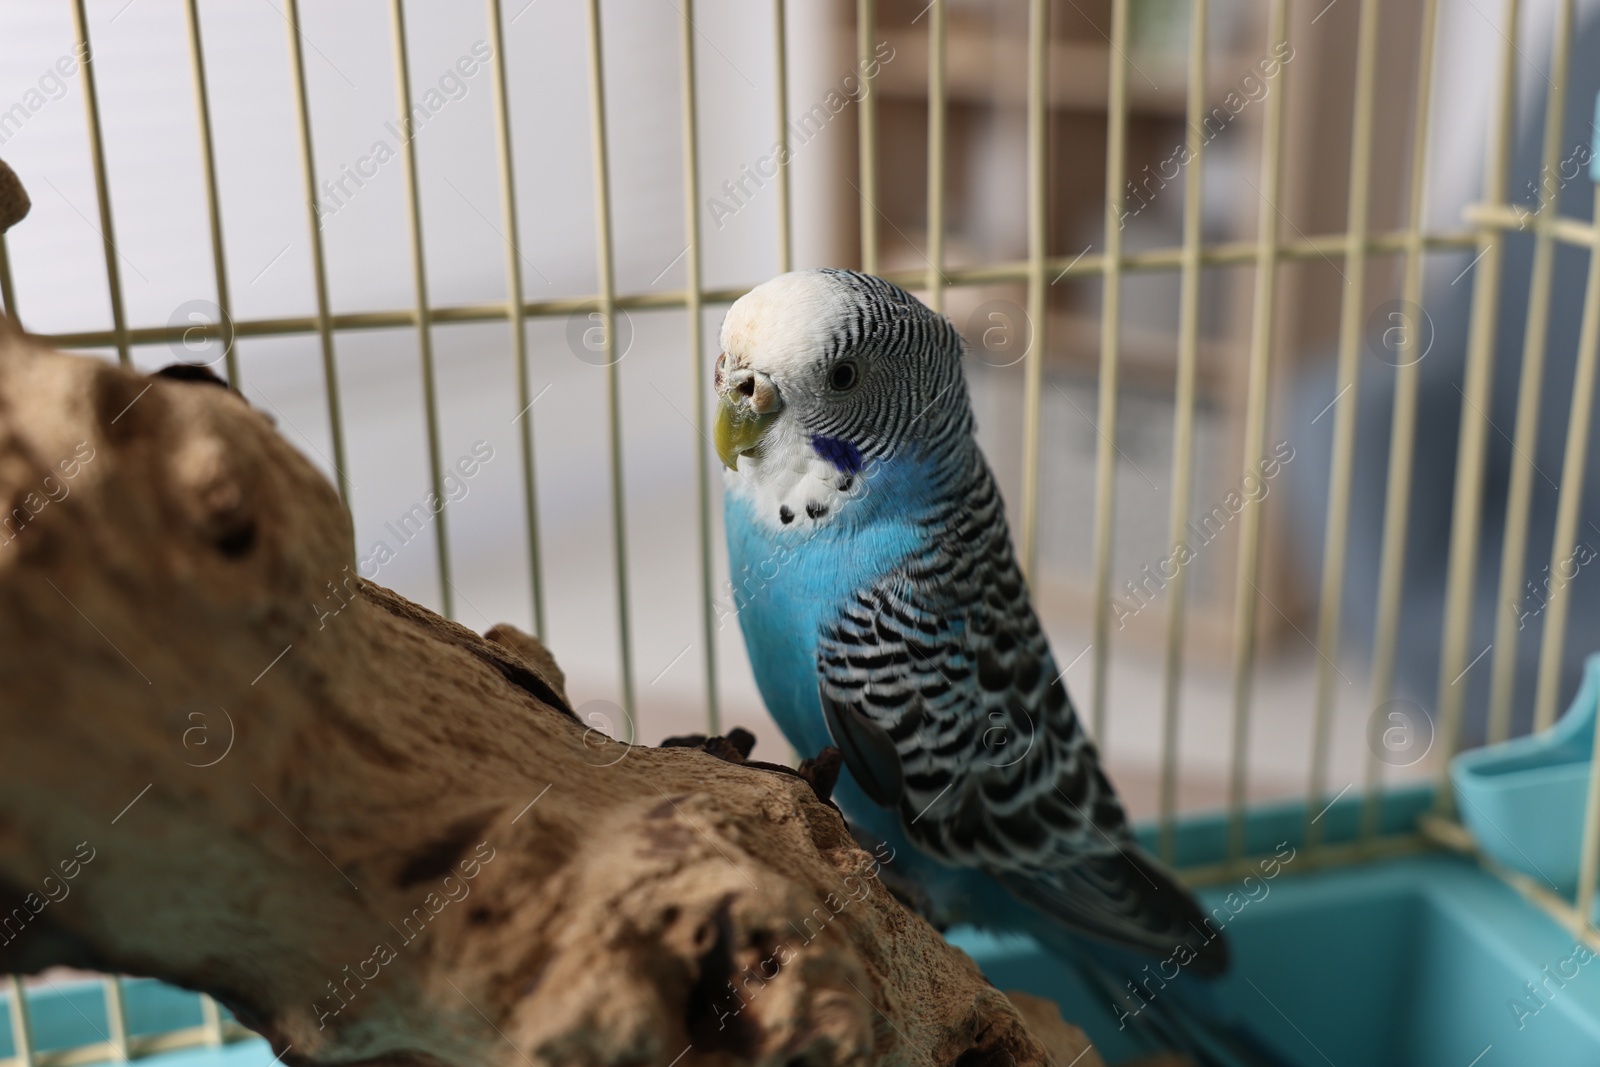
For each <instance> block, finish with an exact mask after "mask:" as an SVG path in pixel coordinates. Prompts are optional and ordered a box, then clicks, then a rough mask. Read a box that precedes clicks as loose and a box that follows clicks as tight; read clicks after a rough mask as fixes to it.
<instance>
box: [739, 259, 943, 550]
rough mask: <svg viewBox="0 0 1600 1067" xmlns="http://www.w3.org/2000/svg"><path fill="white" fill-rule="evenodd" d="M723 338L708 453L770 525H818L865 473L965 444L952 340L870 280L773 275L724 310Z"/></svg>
mask: <svg viewBox="0 0 1600 1067" xmlns="http://www.w3.org/2000/svg"><path fill="white" fill-rule="evenodd" d="M721 340H722V354H721V355H719V356H718V357H717V365H716V377H715V387H716V392H717V397H718V405H717V419H716V434H715V436H716V448H717V454H718V455H719V456H720V457H721V458H722V462H723V463H724V464H726V465H727V467H728V469H729V470H730V471H732V472H735V475H736V476H730V478H729V485H730V488H735V487H736V488H737V491H740V492H747V493H752V494H754V495H755V496H756V497H757V498H758V499H759V500H760V502H761V503H762V505H763V506H761V507H758V508H757V509H756V511H757V514H759V515H761V516H763V517H764V518H765V519H767V520H770V521H772V522H774V523H776V524H782V525H789V524H791V523H794V524H797V525H800V526H804V525H806V524H808V523H819V522H826V521H828V520H829V519H830V518H831V517H832V516H835V515H837V513H838V510H839V507H838V506H839V505H840V504H841V503H842V500H841V499H840V498H841V497H845V496H848V495H849V494H851V493H852V492H853V491H854V489H855V486H856V479H857V477H858V475H860V474H861V472H862V471H863V470H864V469H865V468H866V467H867V466H868V465H869V464H880V463H885V462H888V461H892V460H894V459H896V458H899V457H902V456H908V455H911V454H914V453H922V454H927V453H931V452H937V451H942V450H943V449H944V448H947V447H953V446H962V445H965V444H968V443H970V440H971V433H972V415H971V408H970V405H969V404H968V401H967V391H966V384H965V382H964V381H963V379H962V374H961V355H962V341H961V335H960V334H959V333H958V332H957V331H956V329H955V327H954V326H952V325H951V324H950V321H949V320H948V319H946V318H945V317H944V316H943V315H940V314H938V313H937V312H935V311H932V310H931V309H929V308H928V307H927V306H926V305H924V304H923V303H921V302H920V301H918V300H917V299H916V298H914V297H913V296H911V295H910V294H909V293H907V292H906V291H905V290H903V289H901V288H899V287H898V286H895V285H891V284H890V283H889V282H886V281H884V280H882V279H881V278H875V277H872V276H871V275H866V274H860V273H857V272H854V271H840V270H807V271H795V272H793V273H790V274H783V275H780V276H778V277H776V278H774V279H772V280H771V281H769V282H765V283H763V284H762V285H759V286H757V287H756V288H754V289H752V290H751V291H750V292H749V293H746V294H745V295H744V296H743V297H741V298H740V299H739V300H738V301H736V302H735V303H734V305H733V307H731V308H730V309H729V310H728V316H727V318H726V319H725V320H724V321H723V324H722V335H721ZM926 458H928V459H930V460H931V459H932V458H933V457H932V456H931V455H926Z"/></svg>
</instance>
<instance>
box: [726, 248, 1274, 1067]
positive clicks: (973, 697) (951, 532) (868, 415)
mask: <svg viewBox="0 0 1600 1067" xmlns="http://www.w3.org/2000/svg"><path fill="white" fill-rule="evenodd" d="M721 341H722V354H721V355H720V356H719V357H718V360H717V365H716V375H715V386H716V391H717V396H718V400H719V403H718V413H717V421H716V447H717V451H718V453H719V454H720V455H721V457H722V460H723V462H724V463H725V464H726V465H727V467H728V468H730V469H729V471H728V473H727V477H726V482H727V484H726V493H725V507H726V525H727V535H728V550H729V561H730V569H731V573H732V579H733V584H734V599H735V604H736V606H737V608H738V611H739V623H740V627H741V629H742V630H743V632H744V639H745V645H746V648H747V649H748V651H749V655H750V662H751V665H752V667H753V669H754V671H755V677H756V681H757V683H758V685H759V687H760V690H761V695H762V697H763V699H764V700H765V702H766V704H767V707H768V709H769V710H770V711H771V713H772V715H773V717H774V718H775V719H776V720H777V722H778V725H779V726H780V727H781V728H782V729H783V732H784V734H785V735H786V736H787V738H788V740H789V742H790V743H791V744H792V745H793V746H794V747H795V749H796V750H798V751H799V753H800V754H801V755H802V756H815V755H816V754H817V753H818V752H819V751H821V750H822V749H823V748H824V747H826V746H829V745H836V746H837V747H838V748H839V749H840V751H841V752H842V754H843V757H844V764H845V773H844V774H842V775H841V778H840V782H839V785H838V787H837V789H836V791H835V794H834V796H835V799H836V801H837V803H838V804H839V806H840V808H841V809H842V810H843V812H844V813H845V815H846V816H847V817H848V818H849V820H850V821H851V823H852V825H853V827H854V828H855V830H856V832H857V834H858V836H859V837H861V838H862V839H863V840H870V841H873V842H874V843H884V842H887V843H888V844H889V845H891V846H892V847H893V848H894V850H895V852H894V855H895V857H896V858H895V860H894V862H893V863H892V864H890V865H889V867H888V868H886V872H887V873H888V874H890V875H892V876H893V878H894V880H895V884H896V885H897V887H899V888H901V889H903V890H908V891H909V894H910V895H911V896H912V897H913V899H914V900H915V901H916V902H917V903H918V904H919V905H920V906H921V907H922V909H923V910H924V911H925V913H927V914H928V915H929V916H930V918H933V919H934V920H935V921H938V922H942V923H956V922H970V923H974V924H977V925H980V926H984V927H988V928H991V929H995V928H999V929H1014V930H1022V931H1026V932H1030V933H1032V934H1034V935H1036V936H1037V937H1039V938H1040V939H1041V940H1042V941H1044V942H1045V943H1046V944H1048V945H1049V946H1050V947H1052V948H1054V949H1056V950H1057V951H1059V952H1061V953H1062V954H1063V955H1066V956H1069V957H1076V958H1075V959H1074V960H1073V962H1075V963H1077V964H1079V965H1080V966H1088V967H1089V968H1090V970H1091V973H1093V974H1095V975H1097V976H1099V977H1098V981H1099V984H1100V986H1101V987H1102V988H1103V989H1104V990H1105V991H1106V992H1107V993H1108V995H1121V996H1122V997H1123V1000H1124V1001H1126V999H1127V994H1126V992H1125V991H1123V990H1122V989H1121V987H1122V985H1123V984H1124V978H1125V977H1127V978H1132V977H1134V976H1136V975H1137V974H1138V969H1139V967H1140V966H1142V965H1144V964H1147V963H1150V962H1152V961H1154V960H1158V959H1160V960H1171V961H1175V962H1176V964H1177V966H1178V967H1180V968H1181V970H1182V971H1184V972H1186V974H1185V975H1182V976H1180V977H1181V978H1183V979H1184V981H1183V982H1182V983H1175V984H1184V985H1194V986H1200V985H1203V984H1204V983H1203V981H1202V977H1203V976H1214V975H1216V974H1219V973H1221V972H1222V971H1223V970H1224V969H1225V968H1226V967H1227V964H1228V951H1227V947H1226V942H1225V940H1224V939H1223V937H1222V936H1221V935H1220V932H1219V931H1218V930H1217V929H1216V928H1215V926H1213V925H1210V924H1208V923H1207V921H1206V916H1205V914H1204V913H1203V912H1202V911H1201V910H1200V908H1199V907H1198V905H1197V904H1196V903H1195V901H1194V899H1193V898H1192V897H1191V896H1190V895H1189V894H1188V893H1187V892H1186V891H1185V890H1184V889H1183V888H1182V887H1180V886H1179V885H1178V883H1177V882H1176V881H1175V880H1174V879H1173V877H1172V876H1171V875H1170V874H1169V873H1167V872H1166V871H1165V870H1164V869H1163V868H1162V867H1161V866H1160V865H1159V864H1158V863H1157V862H1156V861H1155V860H1154V859H1152V858H1151V857H1149V856H1147V855H1146V854H1145V853H1144V852H1142V851H1141V850H1140V848H1139V847H1138V846H1137V844H1135V842H1134V840H1133V837H1132V835H1131V833H1130V831H1129V828H1128V825H1127V821H1126V819H1125V818H1124V815H1123V811H1122V806H1121V804H1120V803H1119V802H1118V800H1117V797H1116V794H1115V793H1114V792H1113V790H1112V787H1111V784H1110V783H1109V782H1108V781H1107V780H1106V777H1105V775H1104V773H1102V771H1101V769H1100V766H1099V759H1098V755H1097V753H1096V750H1095V746H1094V743H1093V742H1092V741H1091V740H1089V738H1088V737H1087V736H1086V735H1085V733H1084V731H1083V729H1082V727H1081V726H1080V724H1079V722H1078V717H1077V715H1076V713H1075V712H1074V710H1073V706H1072V702H1071V700H1070V698H1069V697H1068V695H1067V690H1066V687H1065V685H1064V684H1063V682H1062V679H1061V677H1060V673H1061V672H1060V670H1059V668H1058V667H1057V665H1056V661H1055V659H1054V658H1053V657H1052V655H1051V653H1050V648H1049V645H1048V643H1047V641H1046V639H1045V635H1044V633H1043V631H1042V630H1041V628H1040V625H1039V621H1038V618H1037V617H1036V616H1035V614H1034V611H1033V606H1032V604H1031V603H1030V601H1029V596H1028V589H1027V584H1026V583H1025V582H1024V580H1023V577H1022V574H1021V571H1020V570H1019V569H1018V566H1017V561H1016V558H1015V556H1014V554H1013V551H1012V546H1011V538H1010V534H1009V531H1008V529H1007V526H1006V519H1005V513H1004V510H1003V506H1002V504H1001V500H1000V494H999V491H998V489H997V487H996V485H995V479H994V475H993V474H992V473H991V472H990V469H989V465H988V463H987V462H986V461H985V459H984V456H983V453H982V451H981V450H980V449H979V447H978V443H977V440H976V438H975V436H974V421H973V415H972V409H971V405H970V403H969V400H968V396H967V389H966V384H965V380H964V377H963V373H962V365H961V361H962V352H963V348H962V340H961V337H960V335H959V334H958V333H957V331H956V329H955V327H954V326H952V325H951V323H950V322H949V320H947V319H946V318H944V317H943V316H942V315H939V314H937V313H935V312H933V311H931V310H930V309H929V308H927V307H926V306H925V305H923V304H922V303H920V302H919V301H917V300H916V299H915V298H913V297H912V296H910V295H909V294H908V293H906V292H905V291H904V290H902V289H900V288H898V287H896V286H894V285H892V284H890V283H888V282H885V281H883V280H881V279H879V278H875V277H872V276H870V275H865V274H859V273H855V272H851V271H840V270H813V271H800V272H795V273H792V274H785V275H782V276H781V277H778V278H775V279H773V280H772V281H769V282H767V283H765V284H763V285H761V286H758V287H757V288H756V289H754V290H752V291H751V292H750V293H749V294H747V295H746V296H744V297H743V298H741V299H740V300H739V301H738V302H736V303H735V304H734V305H733V307H732V308H731V309H730V310H729V312H728V315H727V318H726V320H725V322H724V324H723V327H722V335H721ZM891 868H892V869H891ZM1129 988H1130V989H1133V988H1134V987H1132V986H1130V987H1129ZM1204 992H1205V991H1204V990H1202V993H1204ZM1158 1000H1160V1001H1161V1007H1162V1009H1163V1010H1161V1011H1159V1012H1156V1011H1152V1012H1150V1013H1149V1017H1148V1018H1145V1017H1144V1016H1143V1013H1140V1014H1141V1018H1140V1020H1139V1021H1140V1022H1141V1023H1145V1024H1156V1021H1157V1019H1160V1020H1161V1022H1160V1023H1159V1024H1158V1029H1159V1031H1160V1033H1159V1036H1160V1037H1161V1039H1162V1040H1163V1041H1170V1042H1172V1043H1174V1044H1177V1045H1178V1046H1179V1047H1181V1048H1183V1050H1184V1051H1188V1052H1190V1053H1191V1054H1193V1055H1196V1056H1198V1057H1199V1058H1200V1059H1201V1060H1202V1061H1203V1062H1207V1063H1216V1064H1256V1063H1269V1062H1274V1060H1273V1058H1272V1057H1271V1056H1270V1054H1267V1053H1266V1052H1265V1050H1264V1049H1261V1048H1260V1047H1259V1046H1257V1045H1256V1044H1255V1043H1254V1042H1253V1041H1252V1040H1250V1039H1248V1038H1246V1037H1244V1036H1243V1035H1241V1034H1239V1033H1237V1032H1236V1030H1235V1028H1233V1027H1232V1026H1231V1025H1230V1024H1228V1023H1226V1022H1224V1021H1222V1020H1220V1019H1219V1018H1218V1017H1216V1016H1217V1013H1215V1012H1212V1011H1210V1010H1207V1009H1195V1008H1194V1007H1193V999H1192V997H1191V998H1190V999H1189V1001H1188V1003H1189V1008H1188V1009H1187V1011H1186V1010H1185V1009H1184V1000H1183V998H1181V997H1179V996H1177V995H1166V996H1165V997H1164V999H1162V998H1158ZM1201 1016H1211V1017H1209V1018H1203V1017H1201Z"/></svg>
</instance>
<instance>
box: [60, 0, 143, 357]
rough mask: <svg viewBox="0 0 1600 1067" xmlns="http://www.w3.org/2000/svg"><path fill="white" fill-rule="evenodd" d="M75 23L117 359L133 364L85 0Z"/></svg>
mask: <svg viewBox="0 0 1600 1067" xmlns="http://www.w3.org/2000/svg"><path fill="white" fill-rule="evenodd" d="M72 24H73V29H74V30H75V31H76V32H77V35H78V54H79V55H81V56H82V57H83V64H82V68H83V109H84V113H85V115H86V116H87V118H88V120H89V121H88V127H89V130H88V132H89V161H90V162H91V163H92V164H93V165H94V193H95V200H96V201H97V202H98V204H99V208H100V244H101V246H102V248H103V250H104V252H105V258H106V287H107V288H108V289H109V290H110V292H111V325H112V330H111V333H112V337H113V339H114V340H113V344H115V345H116V349H117V359H118V360H120V361H121V362H122V365H123V366H125V367H126V366H128V365H129V364H131V363H132V361H133V357H132V356H131V355H130V354H129V351H128V317H127V311H126V310H125V309H124V307H123V302H122V268H121V266H120V265H119V264H118V263H117V258H118V252H117V245H116V238H115V237H114V236H113V235H114V234H115V232H116V230H115V228H114V227H113V226H112V225H111V180H110V178H109V177H107V172H106V147H105V138H104V136H103V135H102V132H101V125H100V92H99V89H98V87H97V86H96V74H95V65H94V51H93V49H92V48H91V47H90V45H89V13H88V11H87V10H85V8H84V0H73V2H72Z"/></svg>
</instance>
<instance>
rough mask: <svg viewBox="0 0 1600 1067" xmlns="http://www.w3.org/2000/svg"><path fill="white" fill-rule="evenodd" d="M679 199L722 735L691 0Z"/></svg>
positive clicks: (712, 718) (712, 694)
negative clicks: (686, 244) (681, 201)
mask: <svg viewBox="0 0 1600 1067" xmlns="http://www.w3.org/2000/svg"><path fill="white" fill-rule="evenodd" d="M681 37H682V47H683V59H682V62H683V199H684V209H683V210H684V228H685V230H687V232H688V241H689V248H688V259H687V261H686V264H685V266H686V269H687V271H688V277H687V280H686V289H685V294H686V295H687V296H688V298H689V299H688V302H687V304H686V305H685V306H686V308H687V310H688V312H689V381H690V383H691V386H692V388H693V390H694V428H695V441H694V471H695V495H696V503H697V504H698V505H699V520H700V521H699V535H700V619H701V640H702V642H703V643H704V644H705V670H706V733H707V734H709V735H713V736H714V735H717V734H720V733H721V732H722V716H721V715H720V713H719V709H718V707H717V625H716V612H715V605H714V603H713V593H712V570H711V468H710V467H709V466H708V465H707V463H706V452H705V449H704V448H702V447H701V445H702V444H703V443H704V442H706V441H708V440H710V434H709V433H708V432H707V431H708V426H707V423H706V366H705V364H706V357H705V347H706V346H705V336H704V334H705V314H704V310H703V308H702V305H701V298H702V295H703V294H702V291H701V270H700V134H699V129H698V116H697V115H696V114H695V99H696V93H695V65H694V0H683V26H682V35H681Z"/></svg>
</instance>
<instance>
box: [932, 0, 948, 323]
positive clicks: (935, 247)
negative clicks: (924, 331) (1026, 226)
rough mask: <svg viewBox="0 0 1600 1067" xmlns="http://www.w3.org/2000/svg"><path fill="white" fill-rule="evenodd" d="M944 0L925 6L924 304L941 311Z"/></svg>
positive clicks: (942, 289)
mask: <svg viewBox="0 0 1600 1067" xmlns="http://www.w3.org/2000/svg"><path fill="white" fill-rule="evenodd" d="M946 91H947V87H946V85H945V0H933V2H932V3H931V4H930V5H929V6H928V281H927V288H928V306H929V307H931V308H932V309H933V310H935V311H939V312H942V311H944V151H945V150H944V138H945V127H946V124H947V111H948V104H949V101H948V99H947V98H946V96H945V93H946Z"/></svg>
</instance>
